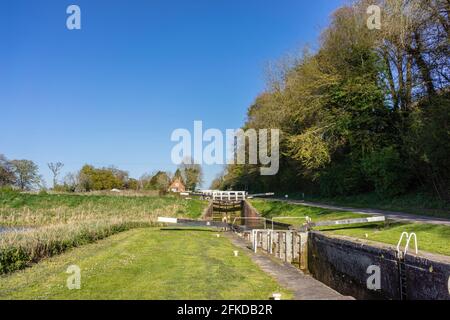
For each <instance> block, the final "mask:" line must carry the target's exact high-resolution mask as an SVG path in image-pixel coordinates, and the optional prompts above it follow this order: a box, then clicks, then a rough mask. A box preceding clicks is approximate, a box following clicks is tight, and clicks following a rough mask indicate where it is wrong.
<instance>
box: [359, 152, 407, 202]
mask: <svg viewBox="0 0 450 320" xmlns="http://www.w3.org/2000/svg"><path fill="white" fill-rule="evenodd" d="M362 168H363V171H364V173H365V174H366V176H367V179H368V180H369V181H371V182H372V184H373V185H374V187H375V191H376V192H377V193H378V194H380V195H385V196H395V195H398V194H401V193H404V192H405V191H406V189H407V184H408V180H407V177H408V172H406V171H405V168H404V163H403V161H402V159H401V157H400V154H399V152H398V151H397V150H395V149H394V148H393V147H386V148H383V149H381V150H380V151H374V152H372V153H371V154H369V155H368V156H366V157H364V158H363V160H362Z"/></svg>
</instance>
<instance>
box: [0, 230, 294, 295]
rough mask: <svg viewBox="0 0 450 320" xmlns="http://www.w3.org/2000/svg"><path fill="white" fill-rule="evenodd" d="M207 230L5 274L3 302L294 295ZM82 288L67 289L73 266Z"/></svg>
mask: <svg viewBox="0 0 450 320" xmlns="http://www.w3.org/2000/svg"><path fill="white" fill-rule="evenodd" d="M234 250H239V249H236V247H234V246H233V245H232V244H231V243H230V241H229V240H228V239H226V238H224V237H220V238H217V237H216V232H211V231H207V230H201V229H200V230H159V229H155V228H145V229H134V230H131V231H127V232H123V233H120V234H117V235H114V236H111V237H109V238H107V239H105V240H102V241H98V242H96V243H93V244H89V245H86V246H83V247H80V248H76V249H73V250H70V251H68V252H66V253H64V254H61V255H59V256H55V257H53V258H50V259H46V260H44V261H42V262H41V263H39V264H36V265H34V266H33V267H32V268H28V269H25V270H23V271H19V272H16V273H14V274H11V275H7V276H5V275H4V276H1V278H0V281H1V284H2V285H1V286H0V299H268V298H269V297H270V296H271V294H272V293H274V292H282V294H283V298H284V299H285V298H289V297H290V296H291V295H290V293H289V292H287V291H286V290H284V289H283V288H280V287H279V285H278V284H277V283H276V282H275V280H273V279H272V278H271V277H269V276H268V275H267V274H265V273H264V272H262V271H261V270H260V269H259V268H258V267H257V266H256V265H255V264H254V263H253V262H252V261H251V259H250V258H249V257H247V256H246V255H245V254H244V253H243V252H242V251H241V252H240V254H239V256H238V257H234V256H233V251H234ZM72 264H75V265H77V266H79V267H80V269H81V289H80V290H69V289H67V287H66V280H67V277H68V276H69V275H68V274H66V273H65V271H66V269H67V267H68V266H69V265H72Z"/></svg>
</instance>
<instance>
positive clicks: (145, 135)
mask: <svg viewBox="0 0 450 320" xmlns="http://www.w3.org/2000/svg"><path fill="white" fill-rule="evenodd" d="M343 2H344V1H343V0H314V1H311V0H295V1H292V0H289V1H288V0H273V1H264V0H226V1H225V0H190V1H188V0H177V1H175V0H146V1H144V0H142V1H141V0H128V1H125V0H108V1H106V0H71V1H65V0H46V1H43V0H33V1H32V0H29V1H22V0H2V1H1V2H0V39H1V50H0V125H1V131H0V153H3V154H5V155H6V156H7V157H8V158H9V159H31V160H33V161H35V162H36V163H37V164H38V165H39V167H40V172H41V174H43V176H44V178H45V179H46V181H47V185H48V186H51V182H50V181H51V174H50V171H49V170H48V168H47V166H46V163H48V162H56V161H61V162H63V163H64V164H65V167H64V170H63V175H64V174H65V173H67V172H69V171H76V170H78V169H79V168H80V167H81V166H82V165H83V164H85V163H89V164H93V165H95V166H109V165H115V166H117V167H119V168H121V169H124V170H127V171H129V172H130V175H131V176H133V177H136V178H138V177H139V176H140V175H141V174H143V173H144V172H152V171H154V170H158V169H163V170H170V171H174V170H175V168H176V166H175V165H174V164H172V162H171V158H170V153H171V149H172V147H173V146H174V145H175V143H174V142H171V141H170V135H171V133H172V131H173V130H174V129H176V128H186V129H189V130H193V121H194V120H202V121H203V125H204V127H205V129H207V128H218V129H221V130H225V129H227V128H230V129H231V128H239V127H240V126H241V125H242V124H243V122H244V120H245V116H246V110H247V107H248V106H249V105H250V104H251V103H252V101H253V100H254V99H255V97H256V96H257V95H258V94H259V93H260V92H261V91H263V90H264V87H265V78H264V69H265V67H266V65H267V63H268V62H270V61H274V60H276V59H278V58H280V57H281V56H283V55H284V54H286V53H287V52H293V51H295V50H298V49H300V48H301V47H302V46H304V45H306V44H309V45H311V46H313V47H314V45H315V44H316V43H317V39H318V36H319V34H320V30H321V29H322V28H323V27H324V26H326V25H327V22H328V19H329V17H330V14H331V13H332V12H333V10H335V9H336V8H337V7H339V6H340V5H341V4H342V3H343ZM70 4H76V5H78V6H79V7H80V8H81V21H82V22H81V23H82V29H81V30H72V31H70V30H68V29H67V28H66V19H67V17H68V14H66V8H67V7H68V6H69V5H70ZM220 170H221V167H220V166H210V167H204V172H205V184H204V186H205V187H208V186H209V183H210V182H211V180H212V179H213V178H214V176H215V175H216V174H217V173H218V172H220Z"/></svg>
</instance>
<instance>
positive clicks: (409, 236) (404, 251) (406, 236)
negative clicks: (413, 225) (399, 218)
mask: <svg viewBox="0 0 450 320" xmlns="http://www.w3.org/2000/svg"><path fill="white" fill-rule="evenodd" d="M413 236H414V246H415V252H416V254H417V253H418V252H419V249H418V246H417V235H416V234H415V233H414V232H411V233H408V232H406V231H403V232H402V234H401V236H400V239H399V240H398V243H397V255H398V257H399V258H400V245H401V244H402V240H403V237H405V239H406V244H405V249H404V250H403V256H406V254H407V253H408V249H409V243H410V242H411V239H412V237H413Z"/></svg>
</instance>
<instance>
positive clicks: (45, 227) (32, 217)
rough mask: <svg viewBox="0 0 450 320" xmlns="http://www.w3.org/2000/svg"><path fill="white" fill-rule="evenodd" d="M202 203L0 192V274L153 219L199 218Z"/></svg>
mask: <svg viewBox="0 0 450 320" xmlns="http://www.w3.org/2000/svg"><path fill="white" fill-rule="evenodd" d="M205 205H206V203H204V202H202V201H199V200H184V199H181V198H178V197H174V196H166V197H159V196H138V197H134V196H126V197H123V196H114V195H89V196H86V195H68V194H42V195H39V194H23V193H11V192H8V193H2V192H0V226H3V227H25V228H26V231H19V232H15V231H12V232H4V233H0V274H4V273H10V272H13V271H16V270H19V269H23V268H25V267H27V266H29V265H30V264H32V263H35V262H38V261H39V260H41V259H43V258H46V257H50V256H53V255H56V254H59V253H61V252H64V251H65V250H67V249H70V248H73V247H78V246H81V245H84V244H87V243H91V242H94V241H97V240H99V239H103V238H105V237H108V236H110V235H112V234H115V233H118V232H122V231H125V230H129V229H132V228H136V227H148V226H154V225H156V219H157V217H158V216H161V215H164V216H172V217H173V216H183V217H198V216H200V214H201V212H202V210H203V208H204V206H205Z"/></svg>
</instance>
